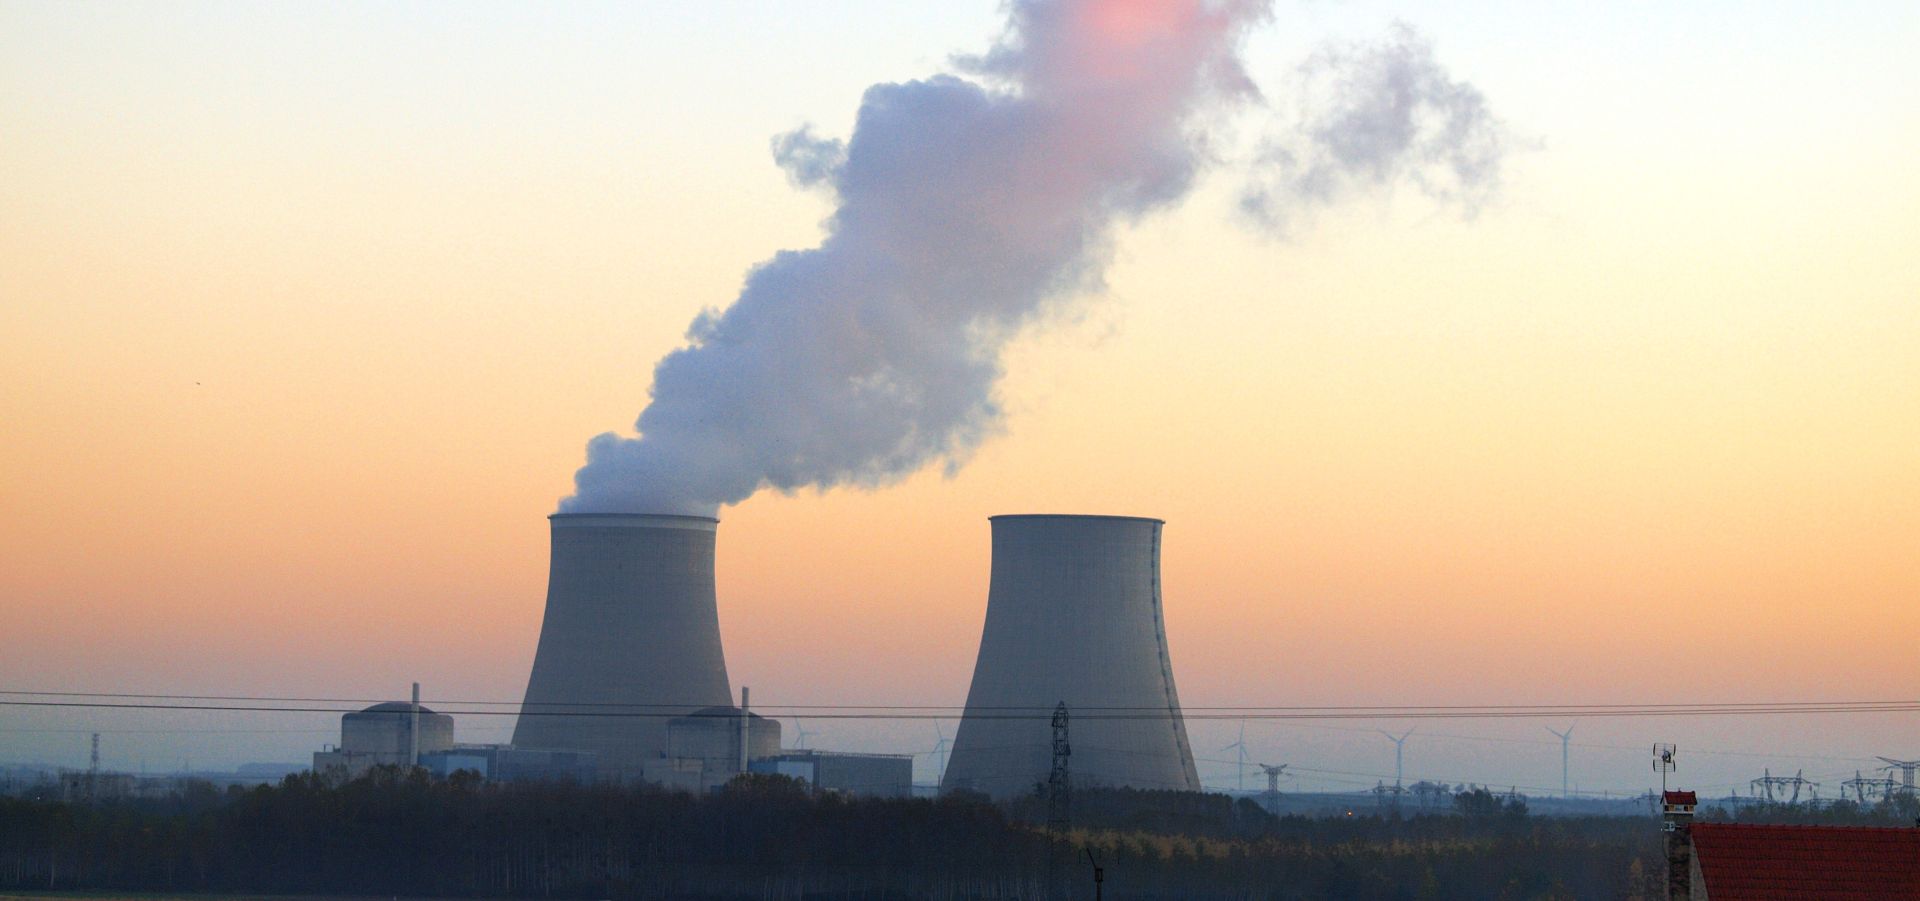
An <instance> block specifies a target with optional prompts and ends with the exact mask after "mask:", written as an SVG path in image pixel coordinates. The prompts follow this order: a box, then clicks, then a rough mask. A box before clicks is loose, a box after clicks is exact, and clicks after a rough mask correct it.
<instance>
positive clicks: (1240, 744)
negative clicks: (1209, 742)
mask: <svg viewBox="0 0 1920 901" xmlns="http://www.w3.org/2000/svg"><path fill="white" fill-rule="evenodd" d="M1220 750H1222V751H1233V750H1238V751H1239V752H1240V764H1239V767H1238V769H1237V773H1236V775H1235V776H1234V780H1233V786H1234V790H1235V791H1246V790H1247V721H1246V720H1241V721H1240V738H1239V740H1237V741H1235V742H1234V743H1233V744H1230V745H1228V746H1226V747H1224V748H1221V749H1220Z"/></svg>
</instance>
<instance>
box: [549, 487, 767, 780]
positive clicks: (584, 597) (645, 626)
mask: <svg viewBox="0 0 1920 901" xmlns="http://www.w3.org/2000/svg"><path fill="white" fill-rule="evenodd" d="M548 519H549V520H551V522H552V526H553V528H552V532H553V554H552V557H551V562H550V567H551V568H550V569H549V571H548V574H547V614H546V619H545V621H544V622H543V623H542V624H541V626H540V645H539V648H538V650H536V651H535V652H534V657H533V675H532V676H531V677H530V678H529V679H528V680H527V697H526V702H525V703H524V704H523V705H522V706H521V709H520V721H519V724H518V725H517V726H516V727H515V728H514V731H513V743H514V745H516V746H518V747H522V748H552V749H566V750H581V751H593V752H595V753H596V754H597V755H598V756H599V766H600V773H601V775H603V776H611V777H618V778H638V777H639V774H640V772H641V767H642V765H643V764H644V763H645V761H647V760H650V759H654V758H658V757H660V756H662V755H663V754H665V753H666V750H667V720H668V719H670V718H672V717H677V716H684V715H686V714H689V713H692V712H693V711H695V710H699V709H701V708H703V707H713V706H720V705H725V704H728V703H730V698H731V688H730V686H729V685H728V683H727V664H726V660H725V658H724V657H722V655H721V651H720V617H719V612H718V610H717V609H716V607H715V604H714V592H713V539H714V530H715V528H716V527H717V526H718V521H716V520H714V519H710V518H707V517H701V516H656V515H642V514H606V513H575V514H568V513H557V514H554V515H553V516H551V517H548ZM556 714H580V715H556ZM633 714H646V715H644V716H636V715H633Z"/></svg>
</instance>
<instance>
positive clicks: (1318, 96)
mask: <svg viewBox="0 0 1920 901" xmlns="http://www.w3.org/2000/svg"><path fill="white" fill-rule="evenodd" d="M1299 75H1300V78H1299V81H1298V84H1297V85H1296V86H1295V90H1294V92H1293V96H1294V106H1295V113H1294V115H1293V116H1292V117H1290V118H1287V119H1286V121H1284V122H1283V123H1282V125H1281V126H1280V127H1279V128H1276V129H1275V130H1273V131H1272V132H1271V133H1270V134H1269V135H1268V136H1267V137H1266V139H1265V140H1264V141H1263V146H1262V149H1261V152H1260V155H1259V158H1258V159H1257V160H1256V161H1255V163H1254V165H1253V166H1252V167H1251V168H1252V172H1251V173H1250V178H1249V179H1248V184H1247V187H1246V190H1245V191H1244V193H1243V194H1242V195H1241V199H1240V207H1241V210H1242V212H1244V213H1246V214H1247V215H1248V217H1249V218H1251V219H1252V220H1253V221H1254V222H1256V223H1257V224H1259V225H1261V226H1263V227H1265V228H1267V229H1269V230H1271V231H1273V232H1276V233H1281V234H1284V233H1285V232H1287V231H1288V229H1289V227H1290V226H1291V225H1292V222H1293V220H1295V219H1296V218H1299V217H1301V216H1302V215H1304V214H1306V213H1308V212H1310V211H1311V210H1313V209H1314V208H1317V207H1322V206H1327V205H1330V204H1333V203H1335V202H1338V201H1340V200H1343V199H1345V198H1346V197H1348V196H1350V195H1354V194H1360V193H1365V192H1368V191H1372V190H1379V189H1384V188H1391V187H1392V186H1394V185H1396V184H1400V183H1408V184H1412V185H1414V186H1415V187H1416V188H1418V189H1419V190H1420V191H1421V192H1422V193H1424V194H1426V195H1427V196H1428V197H1430V198H1432V199H1434V200H1436V201H1439V202H1440V203H1442V204H1444V205H1447V206H1451V207H1454V208H1455V209H1457V210H1458V211H1459V212H1460V214H1461V215H1462V216H1463V217H1464V218H1468V219H1471V218H1473V217H1474V216H1475V215H1477V214H1478V213H1479V211H1480V207H1481V206H1482V205H1483V204H1484V203H1486V202H1487V200H1489V199H1490V198H1491V197H1492V196H1493V195H1494V193H1495V192H1496V191H1497V190H1498V188H1499V186H1500V167H1501V162H1502V161H1503V160H1504V159H1505V157H1506V155H1507V153H1508V145H1509V144H1511V143H1512V141H1511V139H1510V137H1509V135H1508V134H1507V131H1506V128H1505V127H1504V126H1503V125H1502V124H1501V123H1500V122H1499V120H1498V119H1496V118H1495V117H1494V116H1493V114H1492V112H1491V111H1490V110H1489V109H1488V107H1487V102H1486V98H1485V97H1483V96H1482V95H1481V94H1480V91H1479V90H1478V89H1476V88H1475V87H1473V86H1472V85H1470V84H1466V83H1464V82H1459V81H1455V80H1454V79H1453V78H1452V77H1451V76H1449V75H1448V73H1447V71H1446V69H1445V68H1443V67H1442V66H1441V65H1440V63H1439V61H1438V60H1436V59H1435V58H1434V54H1433V46H1432V45H1431V44H1429V43H1428V42H1427V41H1426V39H1425V38H1422V37H1421V36H1420V35H1419V33H1418V32H1416V31H1414V30H1413V29H1412V28H1410V27H1408V26H1407V25H1405V24H1396V25H1395V26H1394V28H1393V30H1392V32H1391V33H1390V34H1389V36H1388V37H1387V39H1386V40H1384V41H1381V42H1379V43H1376V44H1371V45H1362V44H1347V45H1334V46H1328V47H1324V48H1322V49H1321V50H1320V51H1319V52H1317V53H1315V54H1313V56H1312V57H1310V58H1309V59H1308V60H1307V61H1306V62H1305V63H1303V64H1301V66H1300V68H1299Z"/></svg>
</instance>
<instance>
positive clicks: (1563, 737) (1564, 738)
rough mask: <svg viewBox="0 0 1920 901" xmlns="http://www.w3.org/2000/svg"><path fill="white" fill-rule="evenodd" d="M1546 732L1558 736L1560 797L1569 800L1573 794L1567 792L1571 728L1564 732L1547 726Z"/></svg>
mask: <svg viewBox="0 0 1920 901" xmlns="http://www.w3.org/2000/svg"><path fill="white" fill-rule="evenodd" d="M1575 725H1578V724H1575ZM1547 731H1548V732H1551V733H1553V734H1555V735H1558V736H1560V797H1562V798H1571V797H1573V792H1571V791H1568V790H1567V746H1568V744H1569V743H1570V742H1572V741H1573V726H1568V727H1567V731H1565V732H1562V731H1560V730H1558V729H1555V728H1553V727H1552V726H1548V727H1547Z"/></svg>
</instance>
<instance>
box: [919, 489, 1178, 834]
mask: <svg viewBox="0 0 1920 901" xmlns="http://www.w3.org/2000/svg"><path fill="white" fill-rule="evenodd" d="M991 521H992V523H993V574H992V579H991V582H990V583H989V585H988V588H987V624H986V629H985V630H984V631H983V632H982V634H981V636H980V657H979V660H978V661H977V662H975V663H974V667H973V687H972V688H971V689H969V690H968V692H967V709H966V714H965V716H964V718H963V719H961V721H960V730H959V732H958V733H957V734H955V735H954V739H953V754H952V756H951V757H950V758H949V760H948V764H947V772H946V777H945V778H944V780H943V781H942V782H941V790H942V791H952V790H954V789H970V790H973V791H982V792H986V793H987V794H989V795H992V796H994V797H996V798H1004V797H1008V796H1011V795H1018V794H1022V793H1027V792H1031V791H1033V789H1034V786H1035V784H1036V783H1042V782H1045V781H1046V780H1047V774H1048V771H1049V769H1050V768H1051V765H1052V759H1053V757H1052V728H1051V725H1050V723H1049V718H1050V716H1051V712H1052V710H1053V708H1054V705H1055V704H1057V703H1059V702H1061V701H1065V702H1066V704H1067V710H1068V714H1069V720H1070V730H1069V736H1068V738H1069V743H1070V745H1071V746H1072V754H1071V757H1070V767H1069V770H1070V772H1071V774H1072V783H1073V785H1074V786H1076V787H1082V786H1085V787H1092V786H1108V787H1130V788H1142V789H1177V790H1182V791H1199V790H1200V779H1199V777H1198V776H1197V775H1196V774H1195V773H1194V769H1193V751H1192V749H1191V748H1190V747H1189V746H1188V744H1187V727H1186V723H1185V722H1184V721H1183V720H1182V719H1181V717H1180V698H1179V696H1178V695H1177V694H1176V693H1175V692H1174V688H1173V663H1172V660H1171V658H1169V657H1168V656H1167V632H1166V628H1165V625H1164V623H1163V621H1162V619H1161V614H1160V526H1161V524H1162V523H1161V520H1158V519H1141V518H1138V517H1131V516H1040V515H1029V516H995V517H993V518H992V520H991Z"/></svg>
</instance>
